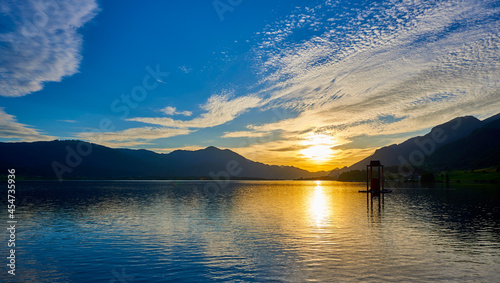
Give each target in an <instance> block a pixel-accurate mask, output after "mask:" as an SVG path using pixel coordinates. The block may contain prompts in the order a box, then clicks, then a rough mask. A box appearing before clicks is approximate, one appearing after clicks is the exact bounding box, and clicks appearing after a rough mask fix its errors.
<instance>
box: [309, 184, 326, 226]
mask: <svg viewBox="0 0 500 283" xmlns="http://www.w3.org/2000/svg"><path fill="white" fill-rule="evenodd" d="M309 210H310V215H311V220H312V222H314V223H315V224H316V225H317V226H321V227H322V226H326V225H327V222H328V220H329V219H328V218H329V213H330V209H329V206H328V202H327V196H326V193H325V192H324V188H323V187H322V186H321V181H316V187H315V188H314V191H313V193H312V194H311V197H310V199H309Z"/></svg>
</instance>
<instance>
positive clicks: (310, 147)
mask: <svg viewBox="0 0 500 283" xmlns="http://www.w3.org/2000/svg"><path fill="white" fill-rule="evenodd" d="M302 144H303V145H305V146H307V148H305V149H303V150H301V151H300V153H301V154H302V155H304V156H305V157H307V158H309V159H311V160H314V161H317V162H323V161H327V160H328V159H330V158H331V157H332V155H333V153H334V150H333V149H332V147H333V146H334V145H335V141H334V139H333V138H332V137H330V136H328V135H325V134H311V135H309V136H307V137H306V138H305V140H304V142H303V143H302Z"/></svg>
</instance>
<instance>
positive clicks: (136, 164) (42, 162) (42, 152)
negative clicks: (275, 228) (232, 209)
mask: <svg viewBox="0 0 500 283" xmlns="http://www.w3.org/2000/svg"><path fill="white" fill-rule="evenodd" d="M0 152H2V155H1V156H0V170H3V171H2V172H6V170H7V169H8V168H15V169H16V172H18V174H19V175H24V176H27V177H28V178H43V179H58V178H60V179H200V178H205V179H211V178H216V179H217V178H227V177H228V174H229V177H230V178H231V179H245V178H252V179H297V178H313V177H320V176H325V175H327V174H328V172H325V171H320V172H309V171H306V170H302V169H299V168H296V167H292V166H276V165H267V164H263V163H259V162H254V161H251V160H249V159H246V158H245V157H243V156H241V155H239V154H237V153H235V152H233V151H231V150H228V149H219V148H216V147H213V146H211V147H207V148H205V149H201V150H196V151H187V150H176V151H173V152H171V153H168V154H159V153H156V152H152V151H149V150H144V149H138V150H135V149H123V148H118V149H114V148H109V147H105V146H102V145H98V144H91V143H87V142H83V141H78V140H66V141H58V140H56V141H47V142H31V143H28V142H18V143H0Z"/></svg>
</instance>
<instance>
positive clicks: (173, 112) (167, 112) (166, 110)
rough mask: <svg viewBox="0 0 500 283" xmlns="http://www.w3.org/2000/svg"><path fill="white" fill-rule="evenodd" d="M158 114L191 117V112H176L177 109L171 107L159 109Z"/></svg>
mask: <svg viewBox="0 0 500 283" xmlns="http://www.w3.org/2000/svg"><path fill="white" fill-rule="evenodd" d="M160 112H162V113H164V114H165V115H183V116H191V115H193V112H191V111H177V108H175V107H172V106H167V107H165V108H163V109H160Z"/></svg>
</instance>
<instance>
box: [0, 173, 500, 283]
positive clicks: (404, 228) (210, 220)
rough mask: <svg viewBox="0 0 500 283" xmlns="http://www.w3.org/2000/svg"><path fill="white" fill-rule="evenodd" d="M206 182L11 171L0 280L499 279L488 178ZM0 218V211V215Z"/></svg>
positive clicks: (498, 239) (494, 196)
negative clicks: (378, 187)
mask: <svg viewBox="0 0 500 283" xmlns="http://www.w3.org/2000/svg"><path fill="white" fill-rule="evenodd" d="M207 184H208V182H201V181H180V182H172V181H107V182H101V181H66V182H63V183H59V182H19V183H18V184H17V196H16V197H17V203H16V204H17V205H18V209H17V210H16V216H17V218H18V221H19V222H18V224H17V231H16V243H17V246H16V259H17V261H16V274H17V275H16V276H15V278H14V279H15V280H13V277H11V276H9V275H8V274H7V270H8V268H7V267H6V263H7V260H6V259H5V258H6V256H8V252H7V248H6V244H5V243H6V241H7V236H8V235H7V233H6V232H4V233H2V239H1V243H3V244H2V247H1V249H0V252H2V258H4V260H3V261H4V264H2V266H3V267H2V269H3V271H1V275H0V280H2V279H3V280H8V281H13V282H17V281H21V282H22V281H29V282H116V283H123V282H169V281H173V282H205V281H212V282H213V281H216V282H219V281H230V282H248V281H251V282H349V281H355V282H358V281H372V282H377V281H378V282H401V281H420V282H429V281H452V282H457V281H474V282H498V280H499V279H498V278H500V189H499V188H498V187H494V186H493V187H488V186H481V185H475V186H458V187H453V186H451V187H444V186H440V185H436V186H434V187H418V186H416V185H414V186H411V185H400V187H396V188H393V190H394V192H393V193H391V194H387V195H385V197H384V198H383V199H380V198H379V197H375V198H373V199H370V198H368V197H367V195H366V194H363V193H358V190H360V189H364V188H365V187H364V184H362V183H339V182H326V181H322V182H320V183H318V184H317V183H316V182H314V181H272V182H271V181H232V182H229V183H228V184H227V186H226V187H224V188H223V189H220V190H218V191H217V190H216V189H215V188H216V187H215V186H213V185H209V187H206V186H207ZM212 184H215V183H212ZM2 201H3V207H6V203H5V200H2ZM5 210H6V209H5ZM6 220H7V213H6V211H4V213H2V215H1V221H2V225H3V226H2V227H5V223H6ZM3 229H4V231H5V228H3Z"/></svg>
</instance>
